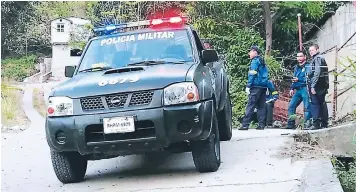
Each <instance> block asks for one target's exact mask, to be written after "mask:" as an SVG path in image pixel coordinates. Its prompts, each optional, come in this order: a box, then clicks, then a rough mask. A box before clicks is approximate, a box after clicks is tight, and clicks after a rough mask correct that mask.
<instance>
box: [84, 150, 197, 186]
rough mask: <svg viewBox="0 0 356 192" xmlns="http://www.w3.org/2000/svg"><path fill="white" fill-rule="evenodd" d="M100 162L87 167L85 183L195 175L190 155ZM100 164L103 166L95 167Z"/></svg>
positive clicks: (161, 155)
mask: <svg viewBox="0 0 356 192" xmlns="http://www.w3.org/2000/svg"><path fill="white" fill-rule="evenodd" d="M100 161H101V162H100ZM100 161H94V162H92V163H93V164H94V165H93V166H91V167H88V170H87V175H86V177H85V181H93V180H98V179H100V180H101V179H103V180H106V179H110V178H119V179H121V178H129V177H138V176H162V175H167V174H169V175H170V176H171V175H172V174H174V175H185V174H192V173H197V171H196V169H195V166H194V162H193V158H192V155H191V153H181V154H169V153H153V154H149V155H132V156H126V157H117V158H114V159H108V160H100ZM104 161H105V162H107V163H105V162H104ZM102 163H103V164H104V165H96V164H102ZM103 169H104V170H103Z"/></svg>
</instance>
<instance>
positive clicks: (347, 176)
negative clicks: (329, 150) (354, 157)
mask: <svg viewBox="0 0 356 192" xmlns="http://www.w3.org/2000/svg"><path fill="white" fill-rule="evenodd" d="M355 154H356V152H355ZM332 162H333V164H334V166H335V168H336V172H337V174H338V178H339V180H340V183H341V186H342V188H343V190H344V191H345V192H355V191H356V162H351V163H348V164H345V163H343V162H341V161H338V160H337V159H336V158H334V159H332Z"/></svg>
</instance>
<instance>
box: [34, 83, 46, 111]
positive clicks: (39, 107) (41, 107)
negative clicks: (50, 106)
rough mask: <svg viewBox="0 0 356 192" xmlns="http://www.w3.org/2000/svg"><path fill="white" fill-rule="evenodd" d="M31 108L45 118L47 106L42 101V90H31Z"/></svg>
mask: <svg viewBox="0 0 356 192" xmlns="http://www.w3.org/2000/svg"><path fill="white" fill-rule="evenodd" d="M33 107H34V108H35V109H36V111H37V112H38V113H39V114H40V115H41V116H42V117H46V108H47V106H46V103H45V100H44V92H43V90H42V89H37V88H35V89H34V90H33Z"/></svg>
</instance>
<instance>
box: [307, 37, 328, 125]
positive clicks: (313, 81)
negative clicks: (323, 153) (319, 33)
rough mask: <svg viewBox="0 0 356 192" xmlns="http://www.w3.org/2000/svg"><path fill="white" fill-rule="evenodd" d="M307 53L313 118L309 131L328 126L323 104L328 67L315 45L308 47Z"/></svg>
mask: <svg viewBox="0 0 356 192" xmlns="http://www.w3.org/2000/svg"><path fill="white" fill-rule="evenodd" d="M309 53H310V56H312V57H313V58H312V62H311V67H312V68H311V69H312V71H311V73H310V94H311V116H312V118H313V127H312V128H311V129H320V128H324V127H327V126H328V118H329V114H328V109H327V105H326V102H325V96H326V94H327V91H328V89H329V74H328V66H327V64H326V61H325V59H324V58H323V57H322V56H321V55H320V53H319V46H318V45H317V44H314V45H312V46H310V47H309Z"/></svg>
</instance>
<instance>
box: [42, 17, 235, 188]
mask: <svg viewBox="0 0 356 192" xmlns="http://www.w3.org/2000/svg"><path fill="white" fill-rule="evenodd" d="M94 34H95V37H92V38H90V39H89V40H88V42H87V44H86V46H85V48H84V49H83V52H82V54H81V55H80V61H79V63H78V64H77V65H75V66H66V67H65V76H66V77H68V80H66V81H64V82H62V83H61V84H59V85H57V86H56V87H54V88H53V89H52V91H51V93H50V96H49V98H48V102H49V104H48V108H47V116H46V123H45V131H46V138H47V142H48V145H49V147H50V153H51V159H52V164H53V169H54V172H55V174H56V176H57V178H58V180H59V181H60V182H62V183H75V182H80V181H82V180H83V179H84V177H85V173H86V170H87V163H88V161H91V160H92V161H94V160H101V159H109V158H115V157H119V156H127V155H134V154H135V155H149V154H155V153H160V152H165V151H168V152H174V153H183V152H191V153H192V159H193V161H194V164H195V167H196V170H197V171H198V172H201V173H203V172H215V171H217V170H218V169H219V167H220V162H221V155H220V142H221V141H228V140H230V139H231V137H232V107H231V100H230V93H229V86H230V84H229V79H228V76H227V74H226V70H225V66H224V63H223V61H220V60H219V59H218V55H217V52H216V51H215V50H213V49H205V48H204V47H203V45H202V43H201V40H200V38H199V36H198V33H197V31H196V30H194V29H193V27H192V26H190V25H189V24H187V23H186V22H185V19H184V18H182V17H172V18H163V19H153V20H145V21H138V22H131V23H125V24H116V25H115V24H112V25H107V26H102V27H97V28H95V29H94Z"/></svg>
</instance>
